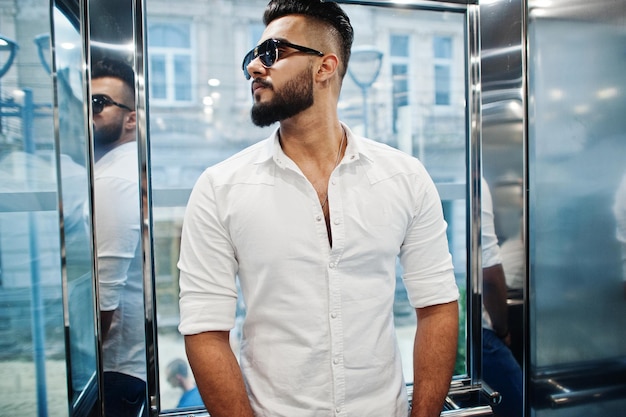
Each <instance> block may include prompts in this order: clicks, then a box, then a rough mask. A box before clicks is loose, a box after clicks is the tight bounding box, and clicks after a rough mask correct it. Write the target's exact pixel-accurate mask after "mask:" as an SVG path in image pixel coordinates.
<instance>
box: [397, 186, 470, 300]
mask: <svg viewBox="0 0 626 417" xmlns="http://www.w3.org/2000/svg"><path fill="white" fill-rule="evenodd" d="M422 186H423V187H424V192H423V193H420V195H421V197H422V198H421V199H420V200H419V201H418V204H417V206H418V207H417V209H416V212H415V217H414V219H413V221H412V223H411V225H410V227H409V230H408V233H407V235H406V238H405V241H404V243H403V245H402V249H401V251H400V262H401V264H402V267H403V269H404V272H405V273H404V274H403V280H404V285H405V287H406V290H407V294H408V296H409V301H410V302H411V305H412V306H413V307H415V308H422V307H427V306H430V305H435V304H444V303H449V302H452V301H455V300H457V299H458V297H459V290H458V288H457V285H456V281H455V278H454V268H453V265H452V256H451V255H450V251H449V249H448V240H447V237H446V228H447V224H446V222H445V220H444V219H443V210H442V207H441V199H440V198H439V194H438V193H437V189H436V188H435V185H434V183H433V182H432V180H430V178H427V180H424V181H423V184H422Z"/></svg>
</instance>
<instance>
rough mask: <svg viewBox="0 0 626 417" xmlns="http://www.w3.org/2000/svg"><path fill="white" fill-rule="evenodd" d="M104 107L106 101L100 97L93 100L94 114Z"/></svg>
mask: <svg viewBox="0 0 626 417" xmlns="http://www.w3.org/2000/svg"><path fill="white" fill-rule="evenodd" d="M103 109H104V101H103V100H102V99H101V98H100V97H94V98H93V99H92V100H91V110H92V111H93V114H99V113H101V112H102V110H103Z"/></svg>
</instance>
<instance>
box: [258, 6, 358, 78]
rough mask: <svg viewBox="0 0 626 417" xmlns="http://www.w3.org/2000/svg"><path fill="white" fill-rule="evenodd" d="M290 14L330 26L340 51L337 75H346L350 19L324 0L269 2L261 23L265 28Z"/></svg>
mask: <svg viewBox="0 0 626 417" xmlns="http://www.w3.org/2000/svg"><path fill="white" fill-rule="evenodd" d="M291 14H301V15H305V16H309V17H312V18H314V19H317V20H319V21H321V22H324V23H326V24H327V25H330V26H331V28H332V29H333V32H334V35H335V36H336V37H338V38H339V40H340V46H341V50H340V52H339V59H340V60H341V61H342V65H341V67H340V72H339V74H340V75H341V78H343V76H344V75H345V74H346V71H347V69H348V61H349V60H350V50H351V49H352V41H353V40H354V30H353V29H352V25H351V24H350V18H349V17H348V15H347V14H346V13H345V12H344V11H343V9H342V8H341V7H339V5H338V4H337V3H335V2H332V1H324V0H270V2H269V3H268V4H267V7H266V8H265V13H263V23H264V24H265V25H266V26H267V25H269V24H270V23H271V22H272V21H274V20H276V19H278V18H280V17H283V16H287V15H291Z"/></svg>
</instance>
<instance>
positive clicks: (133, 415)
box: [104, 372, 147, 417]
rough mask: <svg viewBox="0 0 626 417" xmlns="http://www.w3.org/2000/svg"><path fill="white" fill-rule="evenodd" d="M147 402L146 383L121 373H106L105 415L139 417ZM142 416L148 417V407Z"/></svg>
mask: <svg viewBox="0 0 626 417" xmlns="http://www.w3.org/2000/svg"><path fill="white" fill-rule="evenodd" d="M145 402H146V383H145V382H144V381H142V380H141V379H139V378H135V377H133V376H130V375H126V374H121V373H119V372H105V373H104V415H105V416H106V417H137V416H138V415H139V412H140V411H141V407H142V406H144V404H145ZM142 415H146V416H147V412H146V407H144V411H143V414H142Z"/></svg>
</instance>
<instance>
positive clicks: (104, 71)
mask: <svg viewBox="0 0 626 417" xmlns="http://www.w3.org/2000/svg"><path fill="white" fill-rule="evenodd" d="M102 77H113V78H118V79H120V80H122V81H123V82H124V84H126V86H127V87H128V88H129V89H130V92H131V94H132V95H133V96H134V95H135V71H133V69H132V67H131V66H130V65H128V64H127V63H125V62H124V61H120V60H118V59H112V58H103V59H101V60H99V61H97V62H96V63H95V64H93V65H92V68H91V79H92V80H94V79H96V78H102Z"/></svg>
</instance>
